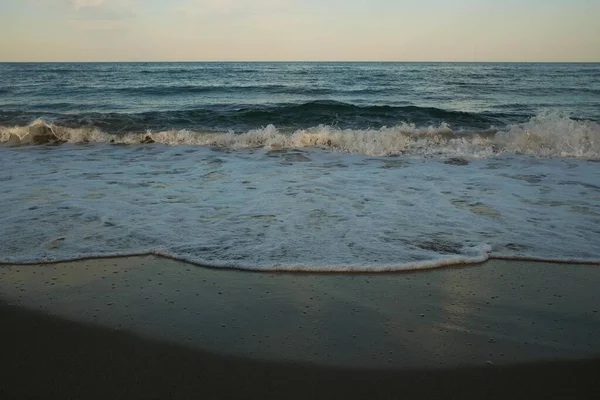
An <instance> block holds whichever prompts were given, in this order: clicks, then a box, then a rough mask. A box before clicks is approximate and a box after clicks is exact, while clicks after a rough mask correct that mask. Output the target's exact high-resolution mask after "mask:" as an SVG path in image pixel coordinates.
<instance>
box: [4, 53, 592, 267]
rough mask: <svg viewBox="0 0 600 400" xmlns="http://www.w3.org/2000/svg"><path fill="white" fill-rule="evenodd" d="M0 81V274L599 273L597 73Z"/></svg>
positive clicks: (125, 72)
mask: <svg viewBox="0 0 600 400" xmlns="http://www.w3.org/2000/svg"><path fill="white" fill-rule="evenodd" d="M0 76H2V79H0V204H1V205H2V207H1V208H0V262H4V263H31V262H41V261H44V262H45V261H57V260H68V259H78V258H85V257H102V256H112V255H127V254H147V253H152V254H160V255H165V256H169V257H174V258H178V259H181V260H187V261H191V262H195V263H198V264H202V265H209V266H215V267H228V268H243V269H258V270H294V271H296V270H300V271H307V270H311V271H386V270H407V269H415V268H417V269H418V268H431V267H437V266H443V265H456V264H460V263H473V262H481V261H484V260H486V259H488V258H490V257H492V258H493V257H496V258H526V259H546V260H555V261H572V262H573V261H575V262H598V261H600V228H598V227H599V226H600V164H598V161H599V160H600V125H599V123H598V122H599V121H600V114H599V110H600V102H599V97H598V93H600V65H599V64H460V63H452V64H444V63H441V64H436V63H417V64H413V63H106V64H103V63H89V64H76V63H74V64H70V63H61V64H2V63H0ZM40 144H43V145H40Z"/></svg>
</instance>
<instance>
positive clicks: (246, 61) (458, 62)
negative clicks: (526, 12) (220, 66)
mask: <svg viewBox="0 0 600 400" xmlns="http://www.w3.org/2000/svg"><path fill="white" fill-rule="evenodd" d="M27 63H30V64H34V63H36V64H52V63H54V64H60V63H82V64H83V63H86V64H94V63H115V64H117V63H406V64H409V63H412V64H428V63H429V64H434V63H435V64H443V63H447V64H600V60H597V61H577V60H575V61H463V60H453V61H439V60H438V61H432V60H430V61H417V60H410V61H402V60H99V61H90V60H60V61H26V60H19V61H3V60H0V64H27Z"/></svg>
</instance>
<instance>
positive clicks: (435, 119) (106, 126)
mask: <svg viewBox="0 0 600 400" xmlns="http://www.w3.org/2000/svg"><path fill="white" fill-rule="evenodd" d="M192 90H196V89H192ZM198 90H200V89H198ZM73 107H74V109H77V108H80V106H78V105H76V104H74V105H73ZM30 110H34V109H33V108H30ZM38 117H43V118H44V119H45V120H46V121H48V122H52V123H54V124H57V125H64V126H69V127H79V126H94V127H98V128H101V129H103V130H105V131H118V132H124V131H126V132H135V131H138V132H139V131H146V130H148V129H152V130H163V129H183V128H189V127H195V128H196V129H198V128H201V129H205V130H213V131H227V130H229V129H231V130H234V131H237V132H241V131H247V130H249V129H252V128H254V127H259V126H267V125H276V126H278V127H280V128H291V129H298V128H308V127H311V126H316V125H332V126H337V127H340V128H352V129H360V128H362V129H364V128H368V127H381V126H395V125H397V124H398V123H400V122H406V123H414V124H416V125H421V126H422V125H430V124H441V123H442V122H445V123H447V124H449V125H452V126H456V127H463V128H469V129H471V128H478V129H485V128H487V127H489V126H490V125H504V124H505V123H506V122H507V121H514V118H515V116H514V115H510V114H505V113H470V112H464V111H451V110H443V109H439V108H435V107H417V106H398V105H396V106H392V105H368V106H359V105H354V104H348V103H344V102H338V101H323V100H322V101H312V102H307V103H283V104H212V105H204V106H200V107H198V106H196V107H194V108H189V109H183V110H163V111H147V112H139V113H115V112H109V113H100V112H85V113H77V114H69V113H54V114H53V113H49V112H44V110H37V111H1V110H0V123H1V124H5V125H7V124H21V123H22V122H23V119H24V118H28V121H29V122H30V121H32V120H33V119H35V118H38ZM520 118H521V120H522V116H521V117H520Z"/></svg>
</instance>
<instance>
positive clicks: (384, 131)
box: [0, 113, 600, 160]
mask: <svg viewBox="0 0 600 400" xmlns="http://www.w3.org/2000/svg"><path fill="white" fill-rule="evenodd" d="M0 142H2V143H3V144H4V145H27V144H44V143H106V144H129V145H133V144H151V143H158V144H164V145H170V146H177V145H188V146H207V147H220V148H229V149H249V148H265V149H267V150H285V149H298V148H320V149H329V150H335V151H341V152H346V153H353V154H362V155H368V156H394V155H403V154H408V155H421V156H428V155H446V156H465V157H488V156H493V155H496V154H502V153H515V154H528V155H534V156H543V157H553V156H554V157H575V158H584V159H590V160H598V159H600V124H598V123H597V122H595V121H587V120H583V121H580V120H575V119H571V118H569V117H567V116H564V115H562V114H560V113H543V114H539V115H537V116H535V117H533V118H531V119H530V120H529V121H528V122H525V123H521V124H511V125H507V126H505V127H503V128H494V127H490V128H489V129H487V130H479V131H455V130H453V129H452V128H451V127H450V125H448V124H446V123H444V122H442V123H440V124H439V125H430V126H427V127H418V126H416V125H415V124H409V123H401V124H399V125H396V126H392V127H381V128H379V129H340V128H338V127H336V126H331V125H318V126H315V127H312V128H307V129H298V130H296V131H294V132H286V131H282V130H280V129H278V128H277V127H275V126H274V125H268V126H266V127H264V128H260V129H254V130H250V131H248V132H245V133H235V132H233V131H230V132H226V133H215V132H202V131H192V130H186V129H182V130H176V129H173V130H163V131H158V132H152V131H146V132H138V133H110V132H106V131H103V130H101V129H99V128H96V127H89V126H82V127H67V126H62V125H55V124H52V123H48V122H45V121H43V120H41V119H38V120H36V121H35V122H34V123H32V124H31V125H28V126H15V127H6V126H0Z"/></svg>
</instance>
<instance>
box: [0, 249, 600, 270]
mask: <svg viewBox="0 0 600 400" xmlns="http://www.w3.org/2000/svg"><path fill="white" fill-rule="evenodd" d="M490 250H491V247H490V246H487V245H483V246H479V247H472V248H467V249H465V252H466V254H464V255H455V256H447V255H446V256H444V257H442V258H435V259H431V260H425V261H418V262H408V263H402V264H389V265H385V264H383V265H381V264H374V265H364V264H361V265H349V264H340V265H304V264H290V265H286V264H265V265H253V264H244V263H240V262H232V261H222V262H219V261H215V260H210V261H208V260H203V259H199V258H196V257H189V256H186V255H185V254H177V253H173V252H170V251H167V250H148V251H131V252H113V253H87V254H81V255H72V256H66V257H58V258H48V257H42V258H36V257H33V258H30V259H0V265H37V264H58V263H64V262H73V261H84V260H90V259H110V258H120V257H136V256H148V255H152V256H157V257H164V258H169V259H172V260H177V261H182V262H186V263H189V264H193V265H197V266H200V267H205V268H216V269H237V270H243V271H262V272H264V271H268V272H325V273H327V272H344V273H347V272H357V273H365V272H408V271H420V270H428V269H438V268H445V267H456V266H462V265H474V264H481V263H484V262H486V261H488V260H503V261H527V262H547V263H556V264H577V265H600V259H597V258H545V257H534V256H531V257H524V256H502V255H491V254H490Z"/></svg>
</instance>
